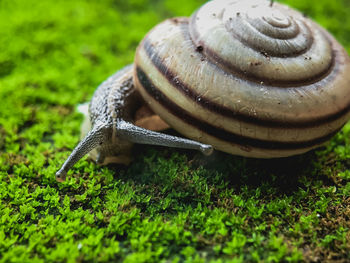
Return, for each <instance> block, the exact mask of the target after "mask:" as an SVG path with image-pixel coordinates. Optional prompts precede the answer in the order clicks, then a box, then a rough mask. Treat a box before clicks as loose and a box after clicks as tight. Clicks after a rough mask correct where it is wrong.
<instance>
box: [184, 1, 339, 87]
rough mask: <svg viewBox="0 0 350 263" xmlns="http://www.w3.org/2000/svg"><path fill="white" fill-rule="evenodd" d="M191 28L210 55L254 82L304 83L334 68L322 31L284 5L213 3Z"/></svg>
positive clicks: (330, 50) (207, 54) (195, 38)
mask: <svg viewBox="0 0 350 263" xmlns="http://www.w3.org/2000/svg"><path fill="white" fill-rule="evenodd" d="M189 30H190V35H191V38H192V40H193V42H194V44H195V45H197V46H201V47H203V52H204V54H205V55H206V57H207V58H208V59H210V60H211V61H214V62H217V63H218V65H219V66H220V67H222V68H223V69H224V70H226V71H229V72H232V73H233V74H237V73H240V74H241V75H244V77H246V78H248V79H249V80H252V81H254V80H255V81H259V82H261V81H263V82H265V83H266V84H274V85H283V84H284V85H303V84H305V83H306V82H312V81H313V80H314V79H315V78H316V79H317V78H319V77H320V76H323V75H324V74H326V73H327V72H328V70H329V68H330V67H331V66H332V58H333V56H332V49H331V44H330V42H329V41H328V39H327V38H326V37H325V36H324V34H323V33H322V31H321V29H320V28H318V27H317V26H315V25H314V23H313V22H311V21H310V20H308V19H305V18H304V17H303V16H302V15H301V14H300V13H298V12H296V11H294V10H292V9H290V8H288V7H286V6H283V5H280V4H278V3H276V4H274V5H273V7H271V6H270V3H269V1H264V0H258V1H257V0H247V1H231V2H229V3H227V2H226V1H225V2H224V1H212V2H210V3H208V4H207V5H204V6H203V7H202V8H201V9H199V10H198V12H196V13H195V14H194V15H193V16H192V17H191V20H190V26H189ZM286 58H288V59H286Z"/></svg>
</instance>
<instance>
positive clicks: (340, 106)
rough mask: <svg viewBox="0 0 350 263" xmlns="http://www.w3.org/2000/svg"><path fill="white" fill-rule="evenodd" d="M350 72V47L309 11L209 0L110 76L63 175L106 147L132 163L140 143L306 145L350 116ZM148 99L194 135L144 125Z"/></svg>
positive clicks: (260, 150) (271, 149)
mask: <svg viewBox="0 0 350 263" xmlns="http://www.w3.org/2000/svg"><path fill="white" fill-rule="evenodd" d="M348 72H350V59H349V57H348V55H347V53H346V51H345V50H344V49H343V48H342V47H341V46H340V44H339V43H338V42H337V41H336V40H335V39H334V38H333V37H332V36H331V35H330V34H329V33H328V32H326V31H325V30H324V29H322V28H321V27H320V26H318V25H317V24H316V23H314V22H312V21H311V20H309V19H307V18H306V17H304V16H303V15H302V14H300V13H299V12H297V11H295V10H293V9H291V8H289V7H286V6H284V5H281V4H277V3H274V4H273V5H272V4H271V2H270V1H266V0H245V1H240V0H230V1H226V0H214V1H211V2H208V3H206V4H205V5H203V6H202V7H201V8H199V9H198V10H197V11H196V12H195V13H194V14H193V15H192V16H191V17H190V18H183V17H181V18H173V19H168V20H166V21H164V22H162V23H160V24H159V25H157V26H156V27H155V28H153V29H152V30H151V31H150V32H149V33H148V34H147V35H146V37H145V38H144V39H143V40H142V42H141V43H140V45H139V47H138V48H137V50H136V55H135V61H134V64H133V66H128V67H126V68H124V69H123V70H122V71H120V72H118V73H116V74H115V75H113V76H112V77H111V78H109V79H108V80H107V81H105V82H104V83H103V84H101V86H100V87H99V88H98V89H97V90H96V92H95V94H94V96H93V98H92V101H91V103H90V119H91V123H92V129H91V131H90V132H89V133H88V134H87V135H86V137H85V138H84V139H83V140H82V141H81V142H80V143H79V144H78V146H77V147H76V148H75V149H74V150H73V152H72V154H71V155H70V157H69V158H68V159H67V161H66V162H65V163H64V164H63V166H62V168H61V169H60V170H59V171H58V172H57V174H56V176H57V178H63V177H64V175H65V174H66V172H67V171H68V170H69V168H71V167H72V165H74V163H75V162H76V161H77V160H79V159H80V158H81V157H82V156H83V155H85V154H86V153H88V152H89V151H91V150H92V149H94V148H96V147H97V151H98V153H99V154H98V156H99V157H98V160H99V162H106V160H107V159H109V160H110V161H113V159H115V156H118V158H121V159H119V160H122V162H124V163H126V162H128V161H129V159H128V153H129V152H130V149H131V147H132V144H133V143H147V144H156V145H165V146H170V147H182V148H190V149H197V150H201V151H202V152H203V153H206V154H209V153H210V152H211V151H212V148H211V145H212V146H213V147H214V148H215V149H218V150H221V151H224V152H227V153H230V154H235V155H242V156H248V157H257V158H276V157H285V156H290V155H295V154H300V153H303V152H306V151H308V150H311V149H313V148H315V147H317V146H319V145H321V144H323V143H324V142H325V141H327V140H328V139H330V138H331V137H332V136H333V135H334V134H335V133H336V132H337V131H339V129H341V127H342V126H343V125H344V124H345V123H346V121H347V120H348V119H349V117H350V113H349V111H350V92H349V88H350V76H349V74H347V73H348ZM141 97H142V99H141ZM139 101H145V102H146V103H147V104H148V105H149V107H150V108H151V109H152V110H153V111H154V112H155V113H156V114H158V115H159V116H160V117H161V118H162V119H163V120H164V121H165V122H166V123H168V124H169V126H170V127H172V128H174V129H175V130H177V131H178V132H179V133H181V134H183V135H184V136H185V137H187V138H190V139H191V140H188V139H184V138H179V137H174V136H169V135H165V134H162V133H158V132H154V131H150V130H147V129H144V128H141V127H138V126H137V125H135V124H134V122H135V120H134V117H133V116H134V113H135V109H136V108H137V104H138V102H139Z"/></svg>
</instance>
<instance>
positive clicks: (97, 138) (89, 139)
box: [56, 123, 111, 181]
mask: <svg viewBox="0 0 350 263" xmlns="http://www.w3.org/2000/svg"><path fill="white" fill-rule="evenodd" d="M110 129H111V128H110V127H108V125H106V124H105V123H99V124H97V125H95V126H94V128H93V129H92V130H91V131H89V133H88V134H87V135H86V136H85V138H84V139H83V140H81V141H80V142H79V144H78V145H77V146H76V147H75V148H74V150H73V151H72V153H71V154H70V155H69V157H68V158H67V160H66V161H65V162H64V163H63V165H62V167H61V168H60V169H59V170H58V171H57V173H56V180H57V181H64V180H65V176H66V174H67V172H68V171H69V169H71V168H72V167H73V165H74V164H75V163H76V162H78V161H79V160H80V159H81V158H82V157H83V156H85V155H86V154H88V153H89V152H90V151H91V150H93V149H95V148H96V147H98V146H99V145H101V144H103V143H104V141H106V135H107V134H108V133H109V132H108V130H110Z"/></svg>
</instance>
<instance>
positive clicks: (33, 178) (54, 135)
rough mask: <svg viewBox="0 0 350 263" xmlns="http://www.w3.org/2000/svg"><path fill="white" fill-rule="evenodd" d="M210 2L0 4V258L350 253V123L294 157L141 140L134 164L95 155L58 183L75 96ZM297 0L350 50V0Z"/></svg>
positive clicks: (72, 136)
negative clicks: (151, 36)
mask: <svg viewBox="0 0 350 263" xmlns="http://www.w3.org/2000/svg"><path fill="white" fill-rule="evenodd" d="M203 2H204V1H201V0H191V1H190V0H178V1H176V2H175V1H171V0H164V1H158V0H130V1H121V0H104V1H83V0H72V1H64V0H55V1H53V0H47V1H34V0H26V1H25V0H12V1H10V0H2V1H0V36H1V38H0V50H1V52H0V99H1V102H2V103H1V104H0V215H1V217H0V261H1V262H29V261H35V262H57V261H63V262H88V261H93V262H95V261H99V262H109V261H118V260H119V261H125V262H243V261H244V262H247V261H250V262H256V261H264V262H279V261H288V262H298V261H302V260H303V261H308V262H311V261H337V262H341V261H344V262H345V261H350V252H349V251H350V230H349V229H350V172H349V167H350V162H349V156H350V125H349V124H348V125H346V126H345V127H344V128H343V130H342V131H341V132H339V133H338V134H337V135H336V136H335V137H334V138H333V139H332V140H331V141H330V142H329V143H327V144H326V145H325V146H324V147H322V148H320V149H318V150H316V151H312V152H310V153H307V154H304V155H301V156H296V157H292V158H286V159H282V160H254V159H246V158H241V157H235V156H229V155H226V154H223V153H219V152H217V153H215V154H214V155H213V156H211V157H209V158H207V159H203V157H202V156H201V155H199V154H198V153H195V152H191V151H184V150H171V149H164V148H158V147H140V146H137V147H136V149H135V151H134V157H135V161H134V162H133V164H132V165H131V166H129V167H118V166H116V167H111V166H110V167H100V166H97V165H95V164H94V163H93V162H91V161H88V160H86V158H84V159H83V160H81V161H80V162H78V163H77V165H76V166H75V167H74V168H73V169H72V171H70V173H69V174H68V179H67V181H66V182H64V183H57V182H56V180H55V178H54V173H55V172H56V170H57V169H58V168H59V166H60V165H61V164H62V162H63V161H64V159H65V158H66V157H67V156H68V154H69V153H70V151H71V149H72V148H73V147H74V146H75V144H76V143H77V142H78V140H79V126H80V123H81V121H82V117H81V116H80V115H79V114H78V113H76V111H75V107H76V105H77V104H78V103H82V102H85V101H87V100H89V99H90V97H91V95H92V93H93V91H94V89H95V88H96V87H97V85H98V84H99V83H100V82H102V81H103V80H104V79H106V78H107V77H108V76H109V75H111V74H112V73H113V72H115V71H116V70H117V69H119V68H121V67H122V66H123V65H126V64H128V63H131V62H132V60H133V54H134V50H135V48H136V46H137V43H138V42H139V41H140V40H141V39H142V37H143V36H144V35H145V34H146V32H147V31H148V30H149V29H150V28H151V27H152V26H154V25H155V24H156V23H158V22H160V21H161V20H163V19H164V18H167V17H172V16H175V15H181V16H184V15H189V14H191V12H192V11H193V10H194V9H195V8H197V7H198V6H200V4H202V3H203ZM284 2H286V3H289V4H291V5H293V6H294V7H296V8H298V9H299V10H301V11H302V12H304V13H305V14H307V15H309V16H311V17H313V18H314V19H315V20H317V21H318V22H319V23H321V24H322V25H323V26H324V27H326V28H327V29H329V30H330V31H331V32H332V33H333V34H334V35H335V37H336V38H337V39H338V40H339V41H340V42H341V43H342V44H343V45H344V46H345V47H346V48H347V51H348V52H349V51H350V7H349V5H348V3H347V0H337V1H327V0H317V1H316V0H315V1H303V0H294V1H292V0H289V1H284Z"/></svg>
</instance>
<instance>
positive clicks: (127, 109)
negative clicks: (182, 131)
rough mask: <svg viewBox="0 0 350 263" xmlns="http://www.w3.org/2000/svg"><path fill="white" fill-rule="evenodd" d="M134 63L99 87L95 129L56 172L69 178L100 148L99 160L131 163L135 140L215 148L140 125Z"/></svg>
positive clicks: (58, 176) (209, 150)
mask: <svg viewBox="0 0 350 263" xmlns="http://www.w3.org/2000/svg"><path fill="white" fill-rule="evenodd" d="M132 69H133V66H132V65H130V66H127V67H125V68H124V69H122V70H120V71H118V72H117V73H115V74H114V75H113V76H111V77H110V78H109V79H107V80H106V81H105V82H103V83H102V84H101V85H100V86H99V87H98V88H97V90H96V91H95V93H94V95H93V98H92V100H91V102H90V105H89V113H90V122H91V125H92V129H91V130H90V131H89V132H88V133H87V135H86V136H85V137H84V138H83V139H82V141H81V142H80V143H79V144H78V145H77V146H76V147H75V149H74V150H73V152H72V153H71V154H70V156H69V157H68V159H67V160H66V161H65V163H64V164H63V165H62V167H61V169H60V170H59V171H58V172H57V173H56V179H57V180H58V181H63V180H65V176H66V174H67V172H68V170H69V169H70V168H71V167H72V166H73V165H74V164H75V163H76V162H77V161H79V160H80V159H81V158H82V157H83V156H84V155H86V154H87V153H89V152H90V151H92V150H94V149H96V150H97V152H98V155H97V160H96V161H97V163H100V164H102V163H113V162H114V163H123V164H128V163H129V162H130V161H131V159H130V150H131V147H132V145H133V143H140V144H152V145H163V146H168V147H177V148H185V149H195V150H199V151H201V152H202V153H203V154H206V155H209V154H211V153H212V151H213V148H212V147H211V146H210V145H206V144H202V143H199V142H196V141H192V140H188V139H185V138H179V137H176V136H170V135H167V134H162V133H158V132H154V131H151V130H147V129H144V128H141V127H138V126H136V125H134V124H133V116H134V114H135V111H136V109H137V108H138V107H139V106H140V103H141V100H140V96H139V94H138V92H137V91H136V90H135V87H134V85H133V81H132V74H133V70H132Z"/></svg>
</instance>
